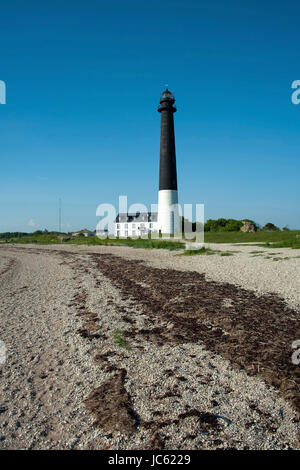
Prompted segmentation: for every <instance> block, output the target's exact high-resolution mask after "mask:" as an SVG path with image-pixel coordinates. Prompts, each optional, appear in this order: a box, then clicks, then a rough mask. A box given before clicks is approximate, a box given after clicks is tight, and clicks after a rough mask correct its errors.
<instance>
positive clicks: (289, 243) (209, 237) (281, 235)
mask: <svg viewBox="0 0 300 470" xmlns="http://www.w3.org/2000/svg"><path fill="white" fill-rule="evenodd" d="M204 241H205V243H256V244H257V246H263V247H267V248H269V247H272V248H286V247H289V248H300V230H290V231H286V232H281V231H279V232H263V231H261V232H256V233H244V232H205V233H204Z"/></svg>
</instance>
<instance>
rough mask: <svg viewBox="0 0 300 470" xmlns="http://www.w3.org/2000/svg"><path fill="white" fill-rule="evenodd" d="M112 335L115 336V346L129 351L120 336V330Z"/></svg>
mask: <svg viewBox="0 0 300 470" xmlns="http://www.w3.org/2000/svg"><path fill="white" fill-rule="evenodd" d="M114 335H115V344H117V345H118V346H119V347H120V348H124V349H128V350H129V349H131V348H130V346H129V343H128V342H127V341H126V339H124V338H123V337H122V336H121V335H123V332H122V331H121V330H115V332H114Z"/></svg>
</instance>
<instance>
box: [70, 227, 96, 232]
mask: <svg viewBox="0 0 300 470" xmlns="http://www.w3.org/2000/svg"><path fill="white" fill-rule="evenodd" d="M73 233H95V231H94V232H92V231H91V230H88V229H87V228H84V229H83V230H76V231H75V232H73Z"/></svg>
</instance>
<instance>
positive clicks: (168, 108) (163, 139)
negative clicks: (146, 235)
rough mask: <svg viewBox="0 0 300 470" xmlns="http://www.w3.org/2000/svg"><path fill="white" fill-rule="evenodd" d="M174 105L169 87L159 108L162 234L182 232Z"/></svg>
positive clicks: (159, 225)
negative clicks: (179, 210)
mask: <svg viewBox="0 0 300 470" xmlns="http://www.w3.org/2000/svg"><path fill="white" fill-rule="evenodd" d="M174 103H175V97H174V95H173V94H172V93H171V92H170V91H169V90H168V87H167V88H166V90H165V91H164V92H163V93H162V94H161V96H160V106H159V107H158V112H159V113H161V130H160V168H159V192H158V227H159V230H160V231H161V233H162V234H174V233H179V232H180V231H181V229H180V220H179V213H178V192H177V171H176V152H175V133H174V117H173V114H174V113H175V112H176V107H175V106H174Z"/></svg>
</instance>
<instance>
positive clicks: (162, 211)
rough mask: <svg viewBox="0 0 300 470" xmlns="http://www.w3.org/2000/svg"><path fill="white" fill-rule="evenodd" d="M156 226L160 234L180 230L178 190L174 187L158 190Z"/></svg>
mask: <svg viewBox="0 0 300 470" xmlns="http://www.w3.org/2000/svg"><path fill="white" fill-rule="evenodd" d="M158 227H159V230H160V231H161V233H162V234H174V233H179V232H181V228H180V218H179V208H178V192H177V191H176V190H174V189H161V190H160V191H158Z"/></svg>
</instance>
